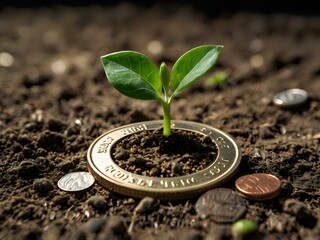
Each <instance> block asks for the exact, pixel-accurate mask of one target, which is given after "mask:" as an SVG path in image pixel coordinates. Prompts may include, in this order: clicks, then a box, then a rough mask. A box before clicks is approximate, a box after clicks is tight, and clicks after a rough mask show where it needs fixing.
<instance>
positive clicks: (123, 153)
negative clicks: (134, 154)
mask: <svg viewBox="0 0 320 240" xmlns="http://www.w3.org/2000/svg"><path fill="white" fill-rule="evenodd" d="M129 157H130V153H129V151H127V150H125V149H123V148H120V149H118V150H117V153H116V154H115V156H114V158H115V159H117V160H125V159H128V158H129Z"/></svg>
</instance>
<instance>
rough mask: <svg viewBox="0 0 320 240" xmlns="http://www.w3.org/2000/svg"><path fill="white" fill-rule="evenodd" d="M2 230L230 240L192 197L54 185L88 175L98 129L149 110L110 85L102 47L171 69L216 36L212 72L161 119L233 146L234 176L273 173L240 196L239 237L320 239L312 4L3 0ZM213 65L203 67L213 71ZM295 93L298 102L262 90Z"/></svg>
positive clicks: (0, 234)
mask: <svg viewBox="0 0 320 240" xmlns="http://www.w3.org/2000/svg"><path fill="white" fill-rule="evenodd" d="M0 7H1V9H0V239H1V240H11V239H19V240H20V239H21V240H34V239H48V240H49V239H50V240H55V239H79V240H80V239H143V240H146V239H177V236H178V239H179V240H180V239H205V240H209V239H234V238H235V237H234V235H233V234H232V232H231V229H230V226H231V224H219V223H217V222H215V221H214V220H213V219H211V218H210V217H209V218H207V219H201V218H200V217H199V216H197V214H196V211H195V207H194V206H195V202H196V200H197V198H192V199H187V200H184V201H179V202H165V201H164V202H158V201H157V200H154V201H152V202H151V204H150V206H149V207H148V208H146V209H145V210H144V212H143V213H142V214H138V215H137V216H136V219H135V224H134V226H133V231H132V233H131V234H130V235H129V234H127V233H126V230H127V229H128V228H129V225H130V223H131V222H132V220H133V219H132V216H133V212H134V209H135V208H136V206H137V205H138V203H139V202H140V199H135V198H131V197H127V196H122V195H119V194H115V193H113V192H110V191H108V190H107V189H104V188H103V187H101V186H99V185H98V184H95V185H94V186H93V187H92V188H90V189H88V190H86V191H84V192H80V193H68V192H64V191H62V190H60V189H59V188H58V186H57V182H58V180H59V179H60V178H61V177H62V176H64V175H65V174H67V173H69V172H75V171H87V166H86V152H87V149H88V147H89V145H90V144H91V142H92V141H93V140H94V139H95V138H97V137H98V136H99V135H101V134H102V133H104V132H106V131H108V130H111V129H113V128H115V127H119V126H122V125H124V124H129V123H134V122H138V121H147V120H158V119H161V118H162V110H161V107H160V106H159V104H158V103H157V102H154V101H145V102H143V101H138V100H132V99H128V98H127V97H125V96H122V95H121V94H119V93H118V92H117V91H115V90H114V89H113V88H112V87H111V86H110V85H109V84H108V83H107V80H106V77H105V74H104V72H103V69H102V66H101V63H100V56H101V55H105V54H108V53H110V52H115V51H120V50H134V51H138V52H141V53H143V54H145V55H147V56H148V57H149V58H151V59H152V60H153V61H155V62H156V63H157V64H158V65H160V64H161V62H162V61H165V62H166V63H167V64H168V66H169V67H172V65H173V64H174V62H175V61H176V60H177V59H178V57H179V56H181V55H182V54H183V53H185V52H186V51H187V50H189V49H191V48H193V47H195V46H198V45H203V44H220V45H224V49H223V50H222V53H221V56H220V58H219V60H218V62H217V65H216V67H215V69H214V72H220V73H223V74H224V75H225V76H226V81H225V82H224V83H223V84H220V85H212V84H211V85H210V84H207V83H208V81H207V79H201V80H200V81H199V82H197V83H196V84H195V85H194V86H193V87H191V88H190V89H188V90H186V91H185V92H184V93H182V94H181V95H179V96H178V97H177V99H176V102H174V103H173V107H172V118H173V119H182V120H190V121H197V122H203V123H206V124H209V125H211V126H213V127H216V128H219V129H221V130H223V131H225V132H228V133H229V134H230V135H232V136H233V137H234V138H235V139H236V141H237V142H238V143H239V146H240V148H241V151H242V156H243V157H242V162H241V166H240V169H239V172H238V173H237V175H236V176H235V178H234V179H232V180H231V181H230V182H229V183H228V184H227V186H225V187H228V188H231V189H234V181H235V179H236V178H237V177H239V176H241V175H244V174H247V173H254V172H264V173H271V174H273V175H275V176H277V177H278V178H280V180H281V183H282V187H281V193H280V195H279V196H278V197H276V198H274V199H272V200H270V201H265V202H256V201H253V200H245V201H246V207H247V211H246V213H245V216H243V217H244V218H247V219H250V220H252V221H255V222H256V223H257V224H258V230H257V231H256V232H254V233H253V234H251V235H250V236H249V237H246V238H247V239H282V240H283V239H303V240H311V239H319V236H320V205H319V204H320V191H319V186H320V150H319V141H320V124H319V120H320V111H319V110H320V101H319V100H320V61H319V56H320V16H319V14H318V9H317V8H316V6H315V4H313V3H311V1H293V2H292V1H220V2H217V1H214V2H213V1H156V2H154V1H127V2H124V1H68V2H67V3H66V2H65V1H37V2H35V1H6V2H3V1H2V2H1V3H0ZM214 72H213V73H214ZM289 88H302V89H304V90H306V91H307V92H308V93H309V95H310V99H309V101H308V103H307V104H306V105H305V106H304V107H303V108H301V109H293V110H290V111H289V110H284V109H280V108H279V107H277V106H275V105H273V103H272V97H273V96H274V94H276V93H277V92H279V91H282V90H286V89H289Z"/></svg>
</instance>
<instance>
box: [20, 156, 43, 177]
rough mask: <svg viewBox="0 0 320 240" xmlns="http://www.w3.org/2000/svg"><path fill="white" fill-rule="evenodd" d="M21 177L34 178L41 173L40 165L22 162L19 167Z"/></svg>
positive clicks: (28, 161) (27, 161)
mask: <svg viewBox="0 0 320 240" xmlns="http://www.w3.org/2000/svg"><path fill="white" fill-rule="evenodd" d="M17 169H18V174H19V176H21V177H23V178H33V177H36V176H37V175H38V174H39V173H40V168H39V165H38V164H37V163H35V162H33V161H30V160H26V161H22V162H21V163H20V164H19V166H18V167H17Z"/></svg>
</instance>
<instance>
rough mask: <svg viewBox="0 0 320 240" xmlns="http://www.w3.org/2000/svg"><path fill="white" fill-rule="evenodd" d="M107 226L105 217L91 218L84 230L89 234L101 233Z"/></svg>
mask: <svg viewBox="0 0 320 240" xmlns="http://www.w3.org/2000/svg"><path fill="white" fill-rule="evenodd" d="M105 224H106V218H103V217H96V218H91V219H89V220H88V222H86V223H85V224H84V226H83V229H84V230H85V232H87V233H95V234H97V233H99V232H100V231H101V230H102V229H103V228H104V226H105Z"/></svg>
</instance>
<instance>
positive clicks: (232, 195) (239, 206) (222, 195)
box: [195, 188, 246, 223]
mask: <svg viewBox="0 0 320 240" xmlns="http://www.w3.org/2000/svg"><path fill="white" fill-rule="evenodd" d="M195 209H196V211H197V214H198V215H199V216H200V217H201V218H206V217H208V216H211V217H212V218H213V220H214V221H216V222H218V223H233V222H235V221H237V220H238V219H240V218H241V217H242V215H243V214H244V213H245V211H246V204H245V202H244V201H243V199H242V198H241V197H240V196H239V195H238V194H237V193H236V192H234V191H232V190H231V189H228V188H215V189H212V190H209V191H207V192H206V193H204V194H203V195H202V196H201V197H200V198H199V199H198V200H197V202H196V205H195Z"/></svg>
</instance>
